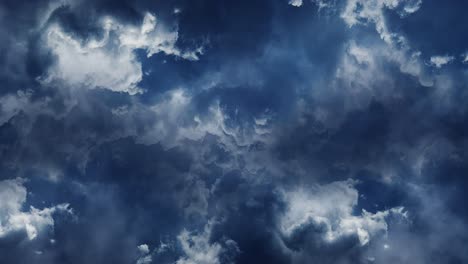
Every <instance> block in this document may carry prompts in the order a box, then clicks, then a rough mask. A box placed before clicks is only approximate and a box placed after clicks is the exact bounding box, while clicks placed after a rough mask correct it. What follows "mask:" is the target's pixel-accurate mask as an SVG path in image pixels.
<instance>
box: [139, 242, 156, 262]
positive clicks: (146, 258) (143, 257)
mask: <svg viewBox="0 0 468 264" xmlns="http://www.w3.org/2000/svg"><path fill="white" fill-rule="evenodd" d="M137 248H138V251H139V253H140V257H139V258H138V259H137V262H136V264H149V263H151V262H153V258H152V257H151V255H150V254H149V253H150V250H149V247H148V245H147V244H141V245H139V246H138V247H137Z"/></svg>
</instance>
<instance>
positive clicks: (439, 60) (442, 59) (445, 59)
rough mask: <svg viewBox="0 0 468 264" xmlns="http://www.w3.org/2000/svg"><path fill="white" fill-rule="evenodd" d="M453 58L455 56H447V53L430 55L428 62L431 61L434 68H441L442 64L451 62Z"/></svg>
mask: <svg viewBox="0 0 468 264" xmlns="http://www.w3.org/2000/svg"><path fill="white" fill-rule="evenodd" d="M454 59H455V57H453V56H448V55H444V56H432V57H431V59H430V63H431V65H432V66H434V67H436V68H441V67H442V66H444V65H446V64H449V63H450V62H452V61H453V60H454Z"/></svg>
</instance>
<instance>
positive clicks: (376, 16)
mask: <svg viewBox="0 0 468 264" xmlns="http://www.w3.org/2000/svg"><path fill="white" fill-rule="evenodd" d="M421 4H422V2H421V0H417V1H408V0H348V1H347V3H346V6H345V8H344V10H343V12H342V14H341V17H342V18H343V20H344V21H345V22H346V24H347V25H348V26H349V27H352V26H354V25H356V24H365V23H373V24H374V25H375V29H376V30H377V32H378V33H379V34H380V37H381V38H382V39H383V40H384V41H385V42H387V43H392V42H393V41H394V40H395V39H396V40H398V38H399V35H398V34H395V33H392V32H390V30H389V29H388V26H387V23H386V21H385V17H384V10H385V9H390V10H396V11H399V13H400V15H402V16H404V15H408V14H411V13H414V12H416V11H418V10H419V8H420V6H421Z"/></svg>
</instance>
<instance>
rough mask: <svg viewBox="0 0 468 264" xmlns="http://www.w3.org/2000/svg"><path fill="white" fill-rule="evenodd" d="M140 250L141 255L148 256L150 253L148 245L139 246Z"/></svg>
mask: <svg viewBox="0 0 468 264" xmlns="http://www.w3.org/2000/svg"><path fill="white" fill-rule="evenodd" d="M138 250H139V251H140V253H141V254H148V253H149V247H148V245H147V244H141V245H139V246H138Z"/></svg>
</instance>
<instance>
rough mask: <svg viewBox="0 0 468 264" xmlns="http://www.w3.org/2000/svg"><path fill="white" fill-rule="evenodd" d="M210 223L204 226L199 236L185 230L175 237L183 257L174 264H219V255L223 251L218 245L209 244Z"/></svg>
mask: <svg viewBox="0 0 468 264" xmlns="http://www.w3.org/2000/svg"><path fill="white" fill-rule="evenodd" d="M211 228H212V225H211V223H208V224H207V225H206V226H205V229H204V231H203V232H202V233H200V234H192V233H190V232H188V231H187V230H183V231H182V233H181V234H180V235H179V236H177V239H178V241H179V243H180V245H181V246H182V251H183V252H184V256H183V257H181V258H179V259H178V260H177V262H176V264H219V263H220V260H219V257H220V254H221V253H222V251H223V248H222V246H221V245H220V244H219V243H216V242H215V243H210V236H211Z"/></svg>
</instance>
